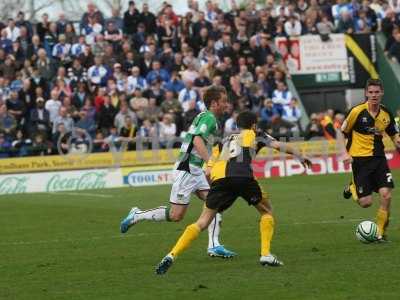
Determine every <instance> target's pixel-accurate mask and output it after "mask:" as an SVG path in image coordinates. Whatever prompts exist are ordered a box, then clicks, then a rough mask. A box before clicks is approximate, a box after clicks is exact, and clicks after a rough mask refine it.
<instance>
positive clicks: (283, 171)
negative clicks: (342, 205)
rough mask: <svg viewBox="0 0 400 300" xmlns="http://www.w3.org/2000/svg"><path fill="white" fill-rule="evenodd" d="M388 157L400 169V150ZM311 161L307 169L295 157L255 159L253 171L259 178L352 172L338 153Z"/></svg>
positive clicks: (392, 167) (390, 165)
mask: <svg viewBox="0 0 400 300" xmlns="http://www.w3.org/2000/svg"><path fill="white" fill-rule="evenodd" d="M386 158H387V160H388V163H389V167H390V168H391V169H392V170H393V169H400V154H399V153H398V152H396V151H394V152H387V153H386ZM311 161H312V163H313V166H312V168H311V170H305V168H304V167H303V166H302V165H301V163H300V162H299V161H298V160H297V159H293V158H281V159H279V158H276V159H271V160H268V159H256V160H254V161H253V171H254V175H255V176H256V177H257V178H269V177H286V176H292V175H301V174H307V175H323V174H335V173H346V172H351V166H350V165H345V164H344V163H343V161H341V160H340V159H338V157H337V156H336V155H327V156H314V157H313V158H311Z"/></svg>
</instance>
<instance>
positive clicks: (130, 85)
mask: <svg viewBox="0 0 400 300" xmlns="http://www.w3.org/2000/svg"><path fill="white" fill-rule="evenodd" d="M136 89H139V90H146V89H147V81H146V79H145V78H144V77H142V76H140V69H139V68H138V67H136V66H135V67H133V68H132V75H130V76H128V79H127V92H128V95H131V94H133V93H134V92H135V90H136Z"/></svg>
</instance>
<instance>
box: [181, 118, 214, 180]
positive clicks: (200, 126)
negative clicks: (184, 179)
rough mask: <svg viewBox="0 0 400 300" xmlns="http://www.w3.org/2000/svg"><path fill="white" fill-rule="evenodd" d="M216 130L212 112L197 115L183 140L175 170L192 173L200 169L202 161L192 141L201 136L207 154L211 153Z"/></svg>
mask: <svg viewBox="0 0 400 300" xmlns="http://www.w3.org/2000/svg"><path fill="white" fill-rule="evenodd" d="M217 130H218V125H217V119H216V118H215V116H214V114H213V113H212V112H210V111H204V112H202V113H200V114H198V115H197V116H196V118H195V119H194V120H193V123H192V125H191V126H190V128H189V131H188V133H187V134H186V136H185V138H184V140H183V143H182V146H181V149H180V153H179V158H178V162H177V164H176V169H177V170H182V171H187V172H190V173H192V172H191V171H194V170H193V169H201V168H202V166H203V164H204V160H203V159H202V158H201V157H200V156H199V155H198V153H197V151H196V149H195V148H194V146H193V139H194V137H195V136H201V137H202V138H203V140H204V142H205V144H206V147H207V148H208V150H209V152H211V147H212V146H213V142H214V139H215V135H216V133H217ZM196 167H197V168H196Z"/></svg>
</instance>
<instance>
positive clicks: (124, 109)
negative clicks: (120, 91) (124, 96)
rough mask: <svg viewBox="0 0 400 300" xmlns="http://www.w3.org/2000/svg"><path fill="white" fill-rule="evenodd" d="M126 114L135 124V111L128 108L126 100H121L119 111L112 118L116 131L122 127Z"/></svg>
mask: <svg viewBox="0 0 400 300" xmlns="http://www.w3.org/2000/svg"><path fill="white" fill-rule="evenodd" d="M126 116H129V117H130V118H131V120H132V121H133V123H135V124H137V118H136V115H135V113H134V112H132V111H131V110H129V107H128V104H126V102H122V103H121V107H120V109H119V112H118V113H117V115H116V116H115V119H114V126H115V127H116V128H117V131H118V132H119V131H120V130H121V128H122V127H124V126H125V117H126Z"/></svg>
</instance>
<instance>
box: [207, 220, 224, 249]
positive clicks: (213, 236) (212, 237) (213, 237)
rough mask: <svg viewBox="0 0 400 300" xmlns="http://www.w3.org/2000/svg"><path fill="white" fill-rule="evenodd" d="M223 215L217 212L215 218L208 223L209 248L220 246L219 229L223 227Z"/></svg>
mask: <svg viewBox="0 0 400 300" xmlns="http://www.w3.org/2000/svg"><path fill="white" fill-rule="evenodd" d="M221 222H222V215H221V214H220V213H217V214H216V216H215V218H214V220H212V221H211V223H210V225H208V248H213V247H217V246H220V245H221V244H220V243H219V239H218V237H219V231H220V229H221Z"/></svg>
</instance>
